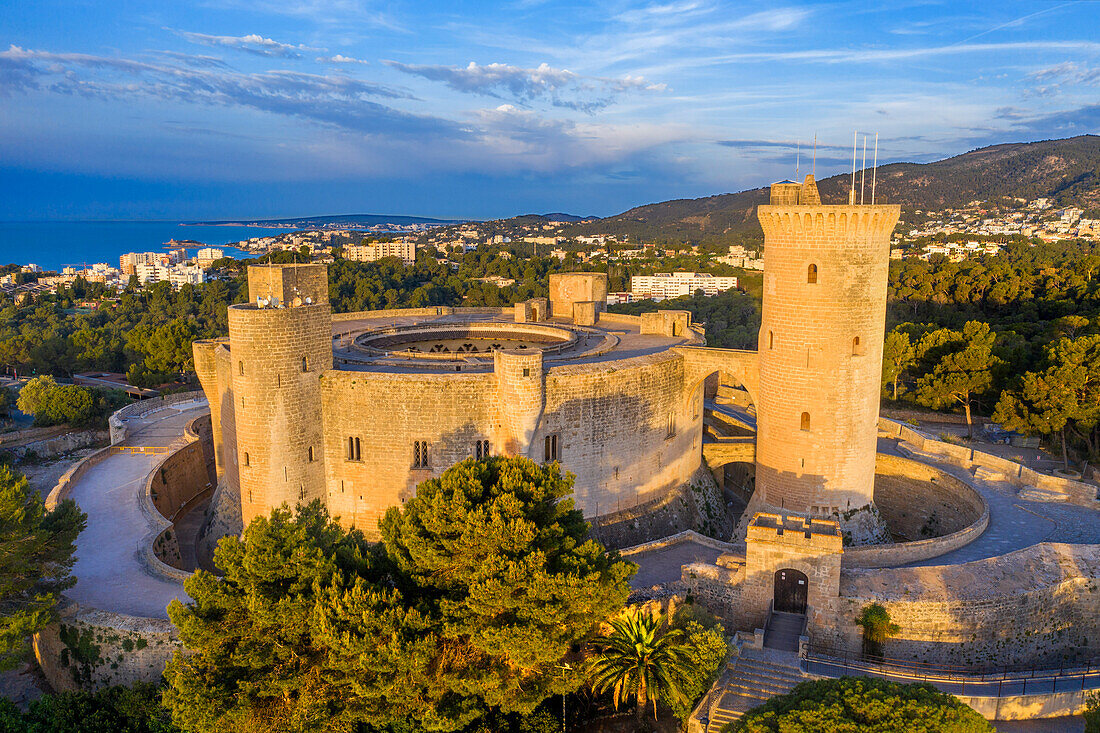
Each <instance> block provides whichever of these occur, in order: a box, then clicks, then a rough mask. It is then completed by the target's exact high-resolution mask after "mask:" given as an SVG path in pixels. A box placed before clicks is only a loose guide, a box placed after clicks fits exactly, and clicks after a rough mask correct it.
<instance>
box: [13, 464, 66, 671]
mask: <svg viewBox="0 0 1100 733" xmlns="http://www.w3.org/2000/svg"><path fill="white" fill-rule="evenodd" d="M86 520H87V517H86V516H85V515H84V514H83V513H82V512H81V511H80V510H79V509H77V507H76V504H75V503H73V502H72V500H69V499H66V500H65V501H62V502H60V503H59V504H58V505H57V506H56V507H55V508H54V509H52V510H51V511H46V507H45V503H44V502H43V501H42V498H41V497H40V496H39V495H38V494H37V493H36V492H33V491H30V490H29V488H28V485H27V479H26V478H24V477H23V476H20V475H19V474H17V473H15V472H14V471H12V469H11V468H10V467H8V466H0V669H3V670H7V669H13V668H14V667H16V666H18V664H19V663H20V662H21V661H22V660H23V658H24V657H25V656H26V653H27V650H28V646H29V644H28V642H29V639H30V637H31V636H32V635H33V634H35V633H36V632H38V631H40V630H41V629H42V628H44V627H45V626H46V625H47V624H49V623H50V622H51V621H53V620H54V619H55V618H56V615H57V613H56V610H57V604H58V601H59V600H60V597H61V592H62V591H63V590H65V589H66V588H70V587H72V586H73V584H75V583H76V579H75V578H73V577H72V576H71V575H70V572H71V571H72V568H73V564H74V563H75V561H76V560H75V558H74V557H73V553H74V551H75V550H76V546H75V544H74V543H75V541H76V537H77V535H79V534H80V532H81V531H82V530H83V529H84V527H85V524H86Z"/></svg>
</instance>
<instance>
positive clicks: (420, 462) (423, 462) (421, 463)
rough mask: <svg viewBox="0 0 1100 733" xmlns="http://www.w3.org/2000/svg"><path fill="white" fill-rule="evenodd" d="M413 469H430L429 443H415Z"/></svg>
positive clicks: (421, 441) (424, 441)
mask: <svg viewBox="0 0 1100 733" xmlns="http://www.w3.org/2000/svg"><path fill="white" fill-rule="evenodd" d="M412 467H413V468H430V467H431V463H430V462H429V460H428V441H426V440H417V441H414V442H413V465H412Z"/></svg>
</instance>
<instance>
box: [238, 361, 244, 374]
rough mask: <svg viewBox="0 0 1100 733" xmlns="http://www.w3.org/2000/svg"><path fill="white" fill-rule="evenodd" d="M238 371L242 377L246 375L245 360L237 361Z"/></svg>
mask: <svg viewBox="0 0 1100 733" xmlns="http://www.w3.org/2000/svg"><path fill="white" fill-rule="evenodd" d="M237 373H238V374H240V375H241V376H242V377H243V376H244V362H243V361H238V362H237Z"/></svg>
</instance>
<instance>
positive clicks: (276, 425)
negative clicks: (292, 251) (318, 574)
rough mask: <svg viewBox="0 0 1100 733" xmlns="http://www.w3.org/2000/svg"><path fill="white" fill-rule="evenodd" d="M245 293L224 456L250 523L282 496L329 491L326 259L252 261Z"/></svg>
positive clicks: (236, 325) (233, 333) (236, 328)
mask: <svg viewBox="0 0 1100 733" xmlns="http://www.w3.org/2000/svg"><path fill="white" fill-rule="evenodd" d="M248 293H249V298H250V302H248V303H245V304H241V305H234V306H230V308H229V343H230V352H229V356H230V367H229V371H230V378H231V379H232V394H233V413H234V418H235V424H236V450H235V455H233V456H226V460H235V461H236V468H237V471H238V472H239V476H240V490H241V515H242V520H243V521H244V525H245V526H247V525H248V523H249V521H251V519H252V518H253V517H255V516H258V515H266V514H268V513H269V512H270V511H271V509H272V508H274V507H277V506H279V505H280V504H282V503H284V502H286V503H287V504H289V505H290V506H292V507H293V506H294V505H295V504H297V503H298V502H304V501H311V500H313V499H322V500H323V499H324V498H325V471H324V450H323V443H322V422H321V420H320V413H321V394H320V378H321V375H322V374H323V373H324V372H326V371H328V370H330V369H332V311H331V309H330V307H329V303H328V275H327V271H326V267H325V265H253V266H251V267H249V268H248ZM224 412H225V410H224V407H223V409H222V413H223V415H224Z"/></svg>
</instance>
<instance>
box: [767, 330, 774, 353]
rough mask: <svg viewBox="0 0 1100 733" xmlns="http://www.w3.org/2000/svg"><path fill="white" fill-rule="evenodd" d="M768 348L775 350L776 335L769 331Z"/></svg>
mask: <svg viewBox="0 0 1100 733" xmlns="http://www.w3.org/2000/svg"><path fill="white" fill-rule="evenodd" d="M768 348H769V349H774V348H775V334H774V333H772V332H771V331H768Z"/></svg>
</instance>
